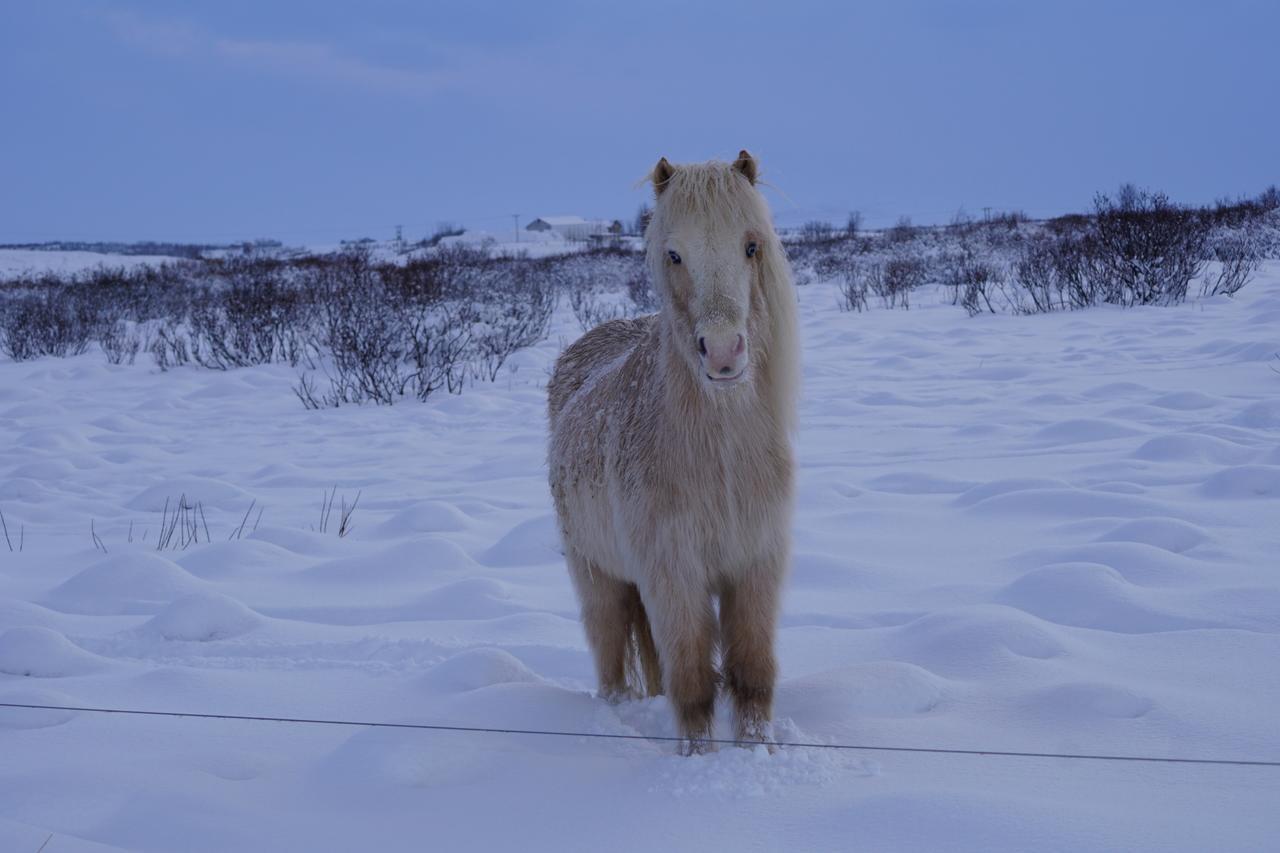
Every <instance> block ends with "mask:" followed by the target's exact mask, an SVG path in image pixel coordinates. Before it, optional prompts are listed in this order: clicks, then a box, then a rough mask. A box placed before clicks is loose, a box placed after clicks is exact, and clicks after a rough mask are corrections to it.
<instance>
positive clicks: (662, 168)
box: [649, 157, 676, 198]
mask: <svg viewBox="0 0 1280 853" xmlns="http://www.w3.org/2000/svg"><path fill="white" fill-rule="evenodd" d="M675 173H676V167H675V166H672V165H671V164H670V163H668V162H667V158H666V157H663V158H662V159H661V160H659V161H658V165H656V166H654V167H653V171H652V172H650V173H649V180H651V181H653V195H654V197H655V198H656V197H657V196H660V195H662V191H663V190H665V189H666V188H667V181H669V180H671V176H672V175H674V174H675Z"/></svg>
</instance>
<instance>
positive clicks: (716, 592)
mask: <svg viewBox="0 0 1280 853" xmlns="http://www.w3.org/2000/svg"><path fill="white" fill-rule="evenodd" d="M757 172H758V166H757V163H756V160H755V159H754V158H753V157H752V156H751V155H750V154H749V153H748V152H746V151H742V152H740V154H739V155H738V158H737V159H736V160H735V161H734V162H733V163H726V162H721V161H714V160H713V161H710V162H706V163H694V164H672V163H669V162H668V161H667V159H666V158H665V157H663V158H662V159H660V160H659V161H658V164H657V165H656V166H655V167H654V169H653V171H652V172H651V173H650V175H649V176H648V178H647V180H649V181H651V182H652V184H653V189H654V197H655V202H654V211H653V216H652V218H651V220H650V222H649V225H648V227H647V228H646V230H645V244H646V252H645V255H646V264H647V266H648V269H649V273H650V277H651V280H652V282H653V285H654V290H655V293H656V295H657V297H658V303H659V310H658V313H657V314H653V315H649V316H645V317H639V318H634V319H617V320H611V321H609V322H607V323H603V324H601V325H599V326H597V327H595V328H594V329H592V330H590V331H589V332H587V333H586V334H584V335H583V336H582V337H581V338H579V339H578V340H577V341H576V342H575V343H573V344H572V345H571V346H569V347H568V348H567V349H566V350H565V351H564V352H563V353H562V354H561V355H560V357H559V358H558V359H557V361H556V365H555V370H554V373H553V376H552V378H551V381H550V383H549V385H548V413H549V420H550V440H549V447H548V476H549V480H550V486H551V493H552V497H553V499H554V502H555V508H556V515H557V520H558V522H559V528H560V536H561V541H562V545H563V550H564V555H565V561H566V563H567V564H568V569H569V574H570V577H571V578H572V582H573V586H574V588H575V590H576V593H577V597H578V601H579V604H580V605H581V613H582V621H583V627H584V629H585V633H586V637H587V641H588V644H589V645H590V647H591V651H592V655H593V657H594V661H595V669H596V676H597V678H598V681H599V691H600V695H601V696H602V697H603V698H605V699H606V700H608V701H610V702H618V701H621V700H624V699H628V698H641V697H646V696H655V695H660V694H662V693H664V692H665V694H666V695H667V696H668V698H669V701H670V702H671V705H672V707H673V710H674V712H675V715H676V722H677V726H678V729H679V733H680V751H681V753H682V754H686V755H689V754H695V753H701V752H705V751H706V749H707V748H708V747H709V746H710V744H709V743H708V741H709V740H710V739H711V731H712V728H711V727H712V719H713V714H714V706H715V699H716V693H717V690H718V687H719V685H720V684H721V683H722V682H723V684H724V686H725V687H726V688H727V690H728V692H729V694H730V695H731V696H732V699H733V704H734V717H735V732H736V735H735V739H737V740H739V741H743V742H747V743H768V742H769V741H770V740H771V732H770V729H771V719H772V706H773V691H774V684H775V681H776V679H777V663H776V659H775V656H774V648H773V647H774V636H775V633H776V628H777V618H778V610H779V605H780V596H781V588H782V584H783V580H784V578H785V575H786V573H787V569H788V564H789V555H790V530H791V516H792V508H793V504H794V467H795V463H794V455H793V450H792V445H791V436H792V434H793V432H794V429H795V421H796V406H797V397H798V391H799V340H798V332H797V327H796V297H795V292H794V287H793V285H792V281H791V273H790V269H789V267H788V264H787V259H786V254H785V251H784V249H783V247H782V242H781V240H779V238H778V235H777V233H776V232H775V231H774V229H773V225H772V220H771V217H770V214H769V209H768V206H767V205H766V203H765V200H764V198H763V197H762V196H761V194H760V191H759V188H758V187H757V185H756V179H757ZM717 598H718V601H719V610H718V623H717V610H716V606H715V599H717ZM717 649H718V651H719V655H720V660H721V666H720V671H719V673H718V672H717V670H716V667H715V660H714V659H715V656H716V652H717Z"/></svg>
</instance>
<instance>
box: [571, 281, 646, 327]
mask: <svg viewBox="0 0 1280 853" xmlns="http://www.w3.org/2000/svg"><path fill="white" fill-rule="evenodd" d="M569 306H570V307H571V308H572V309H573V316H574V317H576V318H577V320H578V325H579V326H581V327H582V331H584V332H587V331H590V330H592V329H594V328H595V327H596V326H599V325H600V324H601V323H607V322H609V321H610V320H618V319H621V318H623V317H629V316H631V311H630V309H629V307H628V306H627V304H626V303H624V302H623V301H621V300H619V299H616V298H610V297H609V296H608V295H606V294H604V293H601V292H600V291H596V290H575V291H573V292H572V293H570V294H569Z"/></svg>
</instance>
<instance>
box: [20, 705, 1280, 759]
mask: <svg viewBox="0 0 1280 853" xmlns="http://www.w3.org/2000/svg"><path fill="white" fill-rule="evenodd" d="M0 708H14V709H22V710H33V711H76V712H80V713H86V714H120V715H124V716H133V717H175V718H190V719H200V720H236V721H241V722H256V723H289V724H293V725H308V726H345V727H350V728H372V729H413V730H418V731H433V732H466V733H473V734H503V735H529V736H538V737H562V738H564V737H572V738H588V739H596V740H624V741H650V742H660V743H661V742H669V743H680V742H682V741H684V738H681V737H674V736H671V735H643V734H611V733H606V732H576V731H559V730H555V729H517V728H498V727H491V726H460V725H446V724H442V723H391V722H382V721H376V720H328V719H319V718H310V717H266V716H255V715H251V714H214V713H207V712H197V711H150V710H143V709H139V708H93V707H79V706H74V705H46V704H36V703H26V702H0ZM701 742H702V743H707V744H716V745H720V746H760V745H761V744H760V743H759V742H758V741H750V740H736V739H732V738H705V739H703V740H702V741H701ZM769 745H771V746H778V747H789V748H794V749H832V750H847V751H868V752H904V753H926V754H931V755H970V756H985V757H991V758H1047V759H1057V760H1070V761H1119V762H1143V763H1153V764H1209V765H1219V766H1230V767H1280V761H1266V760H1248V759H1235V758H1181V757H1167V756H1154V755H1105V754H1088V753H1075V752H1029V751H1018V750H1008V749H955V748H948V747H931V746H889V745H876V744H853V743H818V742H816V741H814V742H810V741H770V742H769Z"/></svg>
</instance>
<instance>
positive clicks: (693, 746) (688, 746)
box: [680, 736, 715, 758]
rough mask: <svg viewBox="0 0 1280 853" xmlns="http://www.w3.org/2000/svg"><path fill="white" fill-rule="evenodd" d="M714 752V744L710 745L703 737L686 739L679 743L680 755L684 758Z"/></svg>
mask: <svg viewBox="0 0 1280 853" xmlns="http://www.w3.org/2000/svg"><path fill="white" fill-rule="evenodd" d="M714 751H715V744H714V743H711V742H710V741H709V740H708V739H707V738H706V737H705V736H703V737H686V738H682V739H681V741H680V754H681V755H683V756H684V757H685V758H688V757H689V756H692V755H706V754H707V753H708V752H714Z"/></svg>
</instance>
